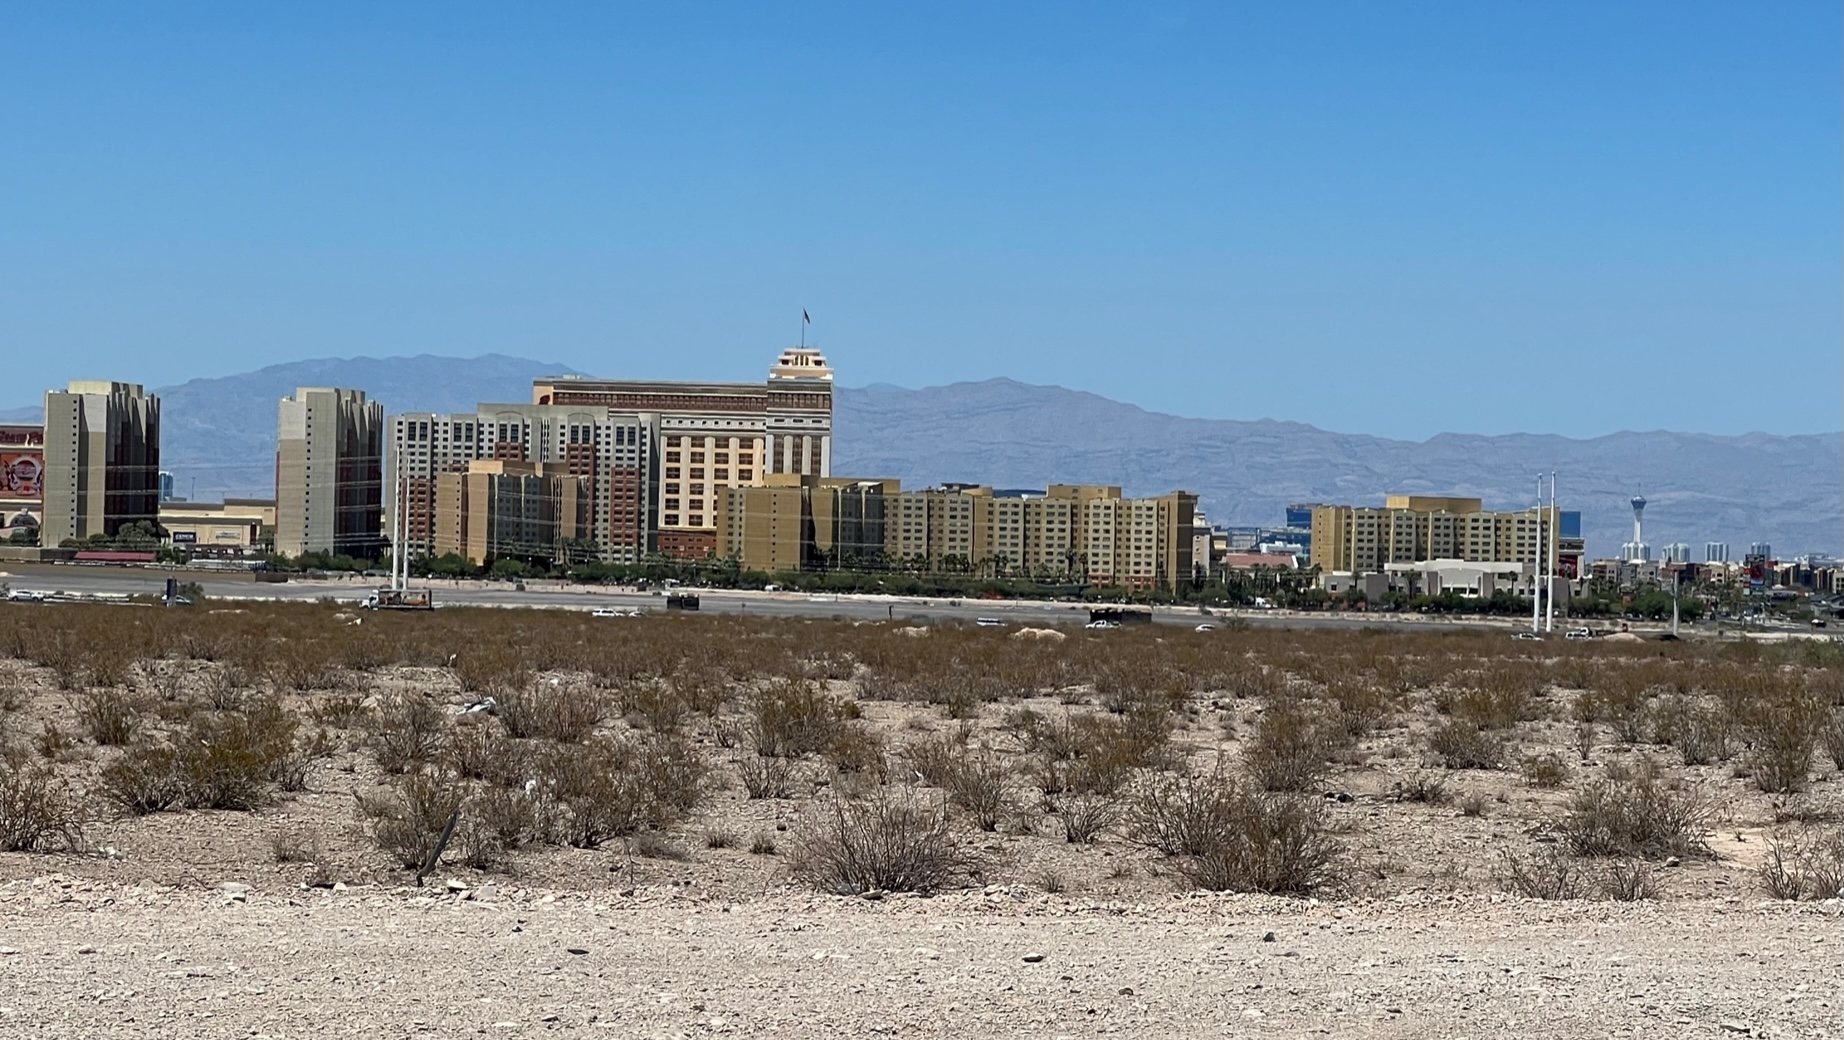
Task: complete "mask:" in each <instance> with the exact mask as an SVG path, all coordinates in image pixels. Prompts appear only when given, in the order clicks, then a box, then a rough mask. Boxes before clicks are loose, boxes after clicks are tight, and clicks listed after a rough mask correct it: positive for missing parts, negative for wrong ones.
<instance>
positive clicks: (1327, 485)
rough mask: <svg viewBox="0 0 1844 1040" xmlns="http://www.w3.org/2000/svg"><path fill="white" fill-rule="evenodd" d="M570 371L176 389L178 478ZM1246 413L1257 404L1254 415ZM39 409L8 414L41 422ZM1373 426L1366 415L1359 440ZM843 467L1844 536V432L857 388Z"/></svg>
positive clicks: (448, 364)
mask: <svg viewBox="0 0 1844 1040" xmlns="http://www.w3.org/2000/svg"><path fill="white" fill-rule="evenodd" d="M571 371H572V369H570V368H569V367H567V366H564V365H559V364H552V363H546V362H539V361H531V360H528V359H524V358H515V357H508V356H505V355H498V354H492V355H486V356H484V357H478V358H470V359H458V358H445V357H437V356H433V355H420V356H417V357H407V358H385V359H375V358H350V359H341V358H326V359H317V360H312V361H300V362H292V363H288V364H281V365H271V366H269V367H267V368H263V369H260V370H258V371H255V372H249V373H244V374H242V375H234V376H226V377H222V378H215V379H195V380H192V381H190V382H187V383H182V384H180V385H178V386H170V387H163V388H160V389H158V390H157V391H156V392H157V393H158V394H159V395H160V397H161V412H162V418H163V420H164V423H165V430H164V434H163V441H164V444H163V446H162V447H163V455H164V458H165V468H167V469H169V470H171V471H172V472H173V473H174V475H175V477H176V478H177V480H178V490H179V492H180V493H181V494H186V495H191V494H194V481H195V480H196V497H198V498H201V499H216V498H221V497H223V496H225V495H232V496H238V495H252V496H266V495H269V494H272V493H273V491H274V487H273V483H274V456H275V411H276V401H277V400H279V399H280V398H282V397H284V396H286V395H287V394H289V393H292V392H293V390H294V389H295V387H297V386H347V387H358V388H360V389H363V390H365V391H366V392H367V393H368V394H370V395H371V396H372V397H373V398H375V399H377V400H379V401H381V402H383V404H384V407H385V410H386V412H387V413H394V412H402V411H465V410H469V409H472V408H473V407H474V406H475V405H476V404H478V403H480V402H482V401H527V400H530V396H531V381H532V380H533V379H535V378H538V377H541V376H550V375H562V374H568V373H570V372H571ZM1237 403H1238V405H1241V404H1243V402H1237ZM38 414H39V409H38V408H36V407H31V408H23V409H12V410H8V411H0V421H34V420H35V419H36V418H37V416H38ZM1362 421H1363V417H1362V415H1361V414H1354V415H1353V417H1352V422H1353V424H1354V425H1355V424H1358V423H1361V422H1362ZM835 424H836V430H835V437H834V453H833V469H834V471H835V472H836V473H838V474H840V475H842V476H884V477H899V478H901V479H902V480H903V482H904V485H905V486H907V487H922V486H926V485H928V484H932V483H938V482H940V481H944V480H966V481H977V482H980V483H987V484H992V485H994V486H998V487H1042V486H1044V485H1045V484H1048V483H1099V484H1120V485H1122V486H1123V487H1124V488H1126V490H1127V491H1128V493H1130V494H1162V493H1164V492H1166V491H1170V490H1172V489H1174V488H1184V489H1187V490H1191V491H1196V492H1197V493H1198V494H1199V495H1200V496H1201V497H1202V501H1203V506H1204V508H1205V510H1206V511H1207V512H1208V513H1209V515H1210V518H1211V520H1212V521H1213V522H1214V523H1218V524H1269V525H1274V524H1278V523H1279V522H1280V521H1281V518H1282V509H1283V507H1284V506H1285V505H1286V504H1287V503H1289V502H1301V501H1337V502H1348V503H1358V504H1364V503H1379V504H1380V503H1381V501H1382V498H1383V496H1384V495H1386V494H1389V493H1392V492H1399V493H1424V494H1456V495H1474V496H1478V497H1480V498H1483V499H1485V501H1486V504H1487V506H1488V507H1492V508H1521V507H1523V506H1526V505H1528V504H1530V502H1531V501H1532V499H1533V497H1534V494H1535V490H1534V479H1535V475H1536V473H1537V472H1538V471H1539V470H1542V471H1545V472H1547V471H1549V470H1552V469H1553V470H1556V471H1558V473H1559V474H1560V478H1559V479H1560V487H1561V496H1562V499H1563V505H1564V507H1565V508H1570V509H1580V510H1581V511H1582V518H1583V525H1584V528H1585V530H1584V533H1585V534H1586V535H1587V537H1588V540H1589V551H1590V552H1591V553H1594V554H1597V555H1604V554H1608V553H1612V552H1614V551H1616V550H1617V549H1618V547H1619V545H1620V543H1621V542H1623V541H1625V540H1626V539H1627V538H1628V537H1629V536H1630V534H1631V530H1632V512H1631V510H1630V509H1629V508H1628V506H1627V499H1628V498H1630V497H1631V496H1632V494H1633V493H1634V492H1635V491H1642V492H1643V493H1644V494H1645V496H1646V498H1647V499H1648V500H1650V505H1649V506H1648V507H1647V509H1646V537H1647V540H1648V541H1650V542H1651V543H1652V545H1653V547H1654V550H1655V551H1657V550H1659V549H1660V548H1662V547H1663V546H1664V545H1665V544H1666V543H1669V542H1673V541H1684V542H1688V543H1690V544H1691V547H1692V553H1693V558H1694V559H1701V558H1702V553H1703V543H1704V542H1705V541H1710V540H1715V541H1726V542H1728V543H1730V546H1731V549H1732V551H1733V552H1734V553H1736V554H1739V553H1741V552H1742V551H1744V550H1745V548H1746V546H1747V543H1748V542H1750V541H1756V540H1765V541H1768V542H1771V543H1772V544H1773V545H1774V548H1775V549H1776V551H1777V552H1779V553H1781V554H1782V555H1791V554H1792V553H1795V552H1805V551H1809V550H1819V551H1833V552H1836V551H1838V550H1839V548H1840V543H1841V542H1844V539H1841V537H1840V530H1841V529H1844V508H1841V506H1840V494H1839V487H1840V477H1841V475H1844V444H1841V443H1840V442H1841V440H1844V437H1841V435H1839V434H1822V435H1820V434H1813V435H1801V436H1780V435H1776V434H1765V433H1749V434H1743V435H1740V436H1734V437H1726V436H1717V435H1712V434H1699V433H1673V432H1668V431H1645V432H1622V433H1615V434H1609V435H1607V436H1604V437H1595V438H1588V439H1573V438H1569V437H1563V436H1559V435H1554V434H1506V435H1498V436H1487V435H1480V434H1461V433H1444V434H1440V435H1438V436H1435V437H1432V438H1429V439H1428V440H1426V441H1402V440H1391V439H1388V438H1382V437H1372V436H1367V435H1364V434H1353V433H1337V432H1332V431H1327V430H1322V429H1319V428H1317V427H1314V426H1309V425H1306V424H1304V423H1297V422H1286V421H1281V420H1274V419H1256V420H1240V419H1189V418H1184V417H1181V416H1174V415H1166V414H1163V413H1159V412H1150V411H1147V410H1145V409H1143V408H1140V407H1137V406H1135V405H1131V404H1126V403H1123V402H1120V401H1114V400H1110V399H1109V398H1106V397H1102V396H1100V395H1097V394H1092V393H1087V392H1083V391H1077V390H1066V389H1063V388H1061V387H1054V386H1034V385H1031V384H1026V383H1020V382H1016V381H1014V380H1010V379H992V380H986V381H983V382H975V383H956V384H952V385H949V386H939V387H929V388H926V389H922V390H906V389H902V388H900V387H892V386H888V385H878V386H872V387H865V388H846V387H841V388H840V389H839V391H838V395H837V402H836V415H835Z"/></svg>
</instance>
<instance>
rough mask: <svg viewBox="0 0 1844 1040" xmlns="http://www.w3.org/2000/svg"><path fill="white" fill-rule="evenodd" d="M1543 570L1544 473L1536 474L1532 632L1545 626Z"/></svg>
mask: <svg viewBox="0 0 1844 1040" xmlns="http://www.w3.org/2000/svg"><path fill="white" fill-rule="evenodd" d="M1542 570H1543V474H1536V551H1534V553H1531V634H1532V636H1534V634H1538V632H1540V631H1542V627H1543V597H1542V592H1538V585H1536V575H1538V573H1542Z"/></svg>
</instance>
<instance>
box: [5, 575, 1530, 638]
mask: <svg viewBox="0 0 1844 1040" xmlns="http://www.w3.org/2000/svg"><path fill="white" fill-rule="evenodd" d="M177 577H181V581H197V583H199V586H201V588H203V592H205V596H207V597H210V599H269V601H295V603H301V601H317V599H334V601H339V603H352V605H356V603H360V601H363V599H365V596H367V594H369V592H371V590H372V588H376V586H378V583H376V581H286V583H253V581H247V579H238V577H212V575H197V573H184V575H177ZM166 579H168V572H153V570H148V572H142V570H129V568H109V570H103V568H70V566H33V568H17V572H15V573H6V575H4V577H0V581H6V583H7V586H9V588H15V590H33V592H44V594H50V596H55V594H63V596H89V597H120V596H159V594H160V592H162V588H164V586H166ZM415 585H417V586H428V588H433V592H435V603H437V607H514V609H518V607H522V609H551V610H594V609H597V607H614V609H620V610H664V609H666V599H664V596H660V594H655V592H638V590H631V588H603V586H583V585H562V583H548V581H546V583H527V585H526V588H524V590H522V592H520V590H518V588H516V586H514V585H509V583H483V581H463V583H448V581H431V583H415ZM684 592H695V594H697V596H699V607H701V610H703V612H712V614H756V616H771V618H795V616H798V618H854V620H961V621H975V620H979V618H994V620H999V621H1003V623H1007V625H1025V623H1031V625H1077V623H1084V621H1088V605H1082V603H1047V601H1022V599H920V597H907V596H810V594H800V592H739V590H708V588H699V590H691V588H688V590H684ZM1213 614H1215V616H1212V614H1206V612H1202V610H1199V609H1197V607H1154V609H1152V620H1154V621H1158V623H1165V625H1193V627H1195V625H1200V623H1215V621H1217V620H1221V618H1224V616H1235V618H1243V620H1247V621H1250V623H1256V625H1282V627H1313V629H1318V627H1363V625H1379V623H1381V625H1411V623H1414V625H1440V627H1459V623H1453V621H1425V620H1401V618H1400V616H1392V614H1374V616H1368V618H1361V616H1331V614H1291V612H1272V610H1248V612H1241V610H1239V612H1224V610H1215V612H1213ZM1466 625H1470V627H1495V625H1494V623H1490V621H1484V623H1481V621H1468V623H1466Z"/></svg>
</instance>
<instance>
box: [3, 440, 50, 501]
mask: <svg viewBox="0 0 1844 1040" xmlns="http://www.w3.org/2000/svg"><path fill="white" fill-rule="evenodd" d="M44 497H45V453H44V452H42V451H8V452H0V498H11V499H20V498H25V499H31V500H32V501H34V502H36V501H38V500H39V499H42V498H44Z"/></svg>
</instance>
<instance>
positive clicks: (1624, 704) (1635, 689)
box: [1595, 665, 1652, 744]
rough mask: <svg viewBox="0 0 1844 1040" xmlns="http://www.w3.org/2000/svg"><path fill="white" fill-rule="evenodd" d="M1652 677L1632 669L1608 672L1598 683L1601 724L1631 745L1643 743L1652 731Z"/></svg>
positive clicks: (1642, 671) (1597, 694) (1596, 686)
mask: <svg viewBox="0 0 1844 1040" xmlns="http://www.w3.org/2000/svg"><path fill="white" fill-rule="evenodd" d="M1651 679H1652V675H1651V673H1650V672H1648V671H1646V670H1643V669H1640V668H1637V667H1633V666H1630V665H1629V666H1626V667H1615V668H1607V669H1604V670H1603V671H1602V672H1601V675H1600V677H1599V678H1598V679H1597V680H1596V681H1595V703H1596V706H1597V707H1598V708H1599V713H1600V719H1601V721H1603V722H1605V723H1607V724H1608V725H1610V726H1612V727H1613V729H1614V733H1615V734H1617V735H1618V736H1619V738H1620V739H1621V740H1622V741H1623V742H1625V743H1628V744H1638V743H1642V742H1643V741H1644V740H1645V739H1646V736H1647V735H1648V734H1650V733H1651V731H1652V702H1651V701H1650V699H1649V696H1650V693H1651V687H1652V683H1651Z"/></svg>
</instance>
